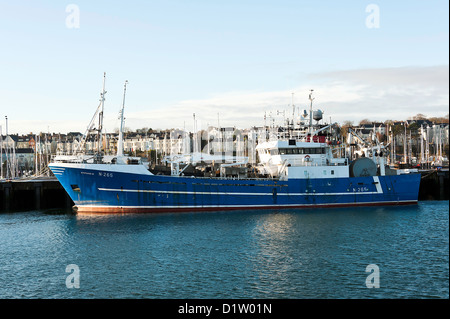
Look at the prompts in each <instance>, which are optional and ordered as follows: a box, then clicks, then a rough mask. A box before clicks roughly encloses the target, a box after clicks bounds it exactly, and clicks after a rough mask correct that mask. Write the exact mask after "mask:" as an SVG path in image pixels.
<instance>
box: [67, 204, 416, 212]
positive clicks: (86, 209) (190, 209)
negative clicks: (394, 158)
mask: <svg viewBox="0 0 450 319" xmlns="http://www.w3.org/2000/svg"><path fill="white" fill-rule="evenodd" d="M413 204H417V201H401V202H371V203H345V204H321V205H292V206H281V205H273V206H210V207H201V206H200V207H137V206H133V207H127V206H74V209H75V211H76V212H77V213H81V214H83V213H106V214H124V213H134V214H136V213H178V212H203V211H226V210H259V209H299V208H333V207H354V206H396V205H413Z"/></svg>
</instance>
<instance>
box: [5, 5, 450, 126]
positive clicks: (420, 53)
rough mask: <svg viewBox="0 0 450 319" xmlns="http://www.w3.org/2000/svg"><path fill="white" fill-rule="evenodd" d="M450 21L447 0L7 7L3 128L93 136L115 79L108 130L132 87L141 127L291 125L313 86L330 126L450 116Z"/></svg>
mask: <svg viewBox="0 0 450 319" xmlns="http://www.w3.org/2000/svg"><path fill="white" fill-rule="evenodd" d="M448 15H449V8H448V1H446V0H445V1H444V0H429V1H418V0H412V1H411V0H408V1H404V0H396V1H385V0H383V1H376V0H371V1H363V0H353V1H350V0H343V1H328V0H321V1H317V0H316V1H312V0H290V1H289V0H276V1H275V0H274V1H268V0H239V1H237V0H236V1H235V0H227V1H213V0H209V1H206V0H204V1H200V0H164V1H154V0H153V1H152V0H146V1H140V0H139V1H137V0H135V1H133V0H130V1H110V0H109V1H101V0H96V1H78V0H70V1H61V0H59V1H39V0H33V1H24V0H15V1H4V0H0V125H1V126H2V133H3V134H5V133H6V119H5V116H7V118H8V120H7V124H8V133H9V134H15V133H18V134H26V133H30V132H33V133H39V132H55V133H67V132H84V131H85V130H86V128H87V126H88V124H89V122H90V121H91V119H92V117H93V115H94V112H95V111H96V109H97V106H98V105H99V98H100V92H101V90H102V81H103V73H104V72H106V82H105V86H106V91H107V93H106V95H105V98H106V99H105V104H104V111H105V129H106V131H108V132H111V131H114V130H115V129H117V128H118V127H119V120H118V112H119V110H120V107H121V104H122V99H123V86H124V82H125V80H128V82H129V83H128V86H127V94H126V102H125V118H126V120H125V126H126V127H128V128H130V129H132V130H135V129H140V128H144V127H147V128H153V129H158V128H159V129H170V128H186V129H187V130H193V127H194V120H193V114H194V113H195V119H196V120H197V128H205V127H206V126H208V125H220V126H223V127H224V126H231V127H233V126H234V127H238V128H248V127H251V126H262V125H264V123H265V120H264V115H265V114H266V121H269V120H270V119H273V121H276V123H279V124H281V121H282V120H283V118H284V117H292V111H293V109H295V110H296V112H297V111H302V110H304V109H305V110H309V103H310V101H309V99H308V96H309V93H310V90H311V89H313V90H314V94H313V97H314V102H313V108H314V109H320V110H322V111H323V112H324V120H325V121H327V122H329V121H330V120H331V121H332V122H340V123H343V122H345V121H353V122H354V123H355V124H357V123H359V121H361V120H362V119H369V120H372V121H385V120H388V119H393V120H405V119H407V118H408V117H411V116H414V115H416V114H418V113H421V114H424V115H426V116H428V117H433V116H446V115H447V114H448V113H449V93H448V90H449V89H448V87H449V16H448ZM292 102H293V104H294V107H293V106H292ZM283 111H284V113H282V112H283ZM280 112H281V113H280ZM283 114H284V115H283ZM296 114H297V113H296Z"/></svg>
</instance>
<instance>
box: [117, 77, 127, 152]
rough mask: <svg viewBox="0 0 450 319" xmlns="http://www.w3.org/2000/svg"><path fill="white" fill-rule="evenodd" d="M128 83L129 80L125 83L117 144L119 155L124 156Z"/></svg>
mask: <svg viewBox="0 0 450 319" xmlns="http://www.w3.org/2000/svg"><path fill="white" fill-rule="evenodd" d="M127 84H128V80H126V81H125V84H124V85H123V102H122V109H121V110H120V113H119V116H120V117H119V119H120V130H119V142H118V144H117V157H119V156H123V120H124V117H123V112H124V109H125V94H126V92H127Z"/></svg>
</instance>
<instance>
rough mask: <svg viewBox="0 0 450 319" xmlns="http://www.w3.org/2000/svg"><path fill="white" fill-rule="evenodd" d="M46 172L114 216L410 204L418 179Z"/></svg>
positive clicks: (90, 208)
mask: <svg viewBox="0 0 450 319" xmlns="http://www.w3.org/2000/svg"><path fill="white" fill-rule="evenodd" d="M50 168H51V170H52V171H53V173H54V174H55V176H56V177H57V178H58V180H59V181H60V183H61V184H62V186H63V187H64V189H65V190H66V191H67V193H68V194H69V196H70V197H71V198H72V200H73V201H74V203H75V205H76V209H77V210H78V211H79V212H114V213H125V212H162V211H200V210H230V209H262V208H304V207H323V206H327V207H337V206H364V205H399V204H413V203H417V200H418V193H419V185H420V177H421V176H420V174H404V175H392V176H371V177H349V178H319V179H290V180H287V181H281V180H272V179H240V180H237V179H235V180H233V179H219V178H193V177H173V176H161V175H147V174H135V173H130V172H111V171H110V170H107V169H105V170H98V169H97V168H96V169H89V168H88V167H84V168H79V167H76V166H74V167H70V165H67V164H66V165H61V166H59V165H58V164H52V165H51V166H50Z"/></svg>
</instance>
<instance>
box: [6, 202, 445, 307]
mask: <svg viewBox="0 0 450 319" xmlns="http://www.w3.org/2000/svg"><path fill="white" fill-rule="evenodd" d="M448 221H449V202H448V201H423V202H419V204H418V205H417V206H408V207H390V208H389V207H384V208H351V209H350V208H342V209H314V210H313V209H311V210H295V211H294V210H288V211H273V210H271V211H239V212H238V211H236V212H223V213H222V212H219V213H180V214H158V215H125V216H117V215H106V216H99V215H91V216H83V215H75V214H72V213H70V212H65V211H55V210H51V211H31V212H15V213H2V214H0V298H210V299H215V298H221V299H222V298H224V299H225V298H283V299H289V298H296V299H302V298H449V223H448ZM69 265H76V266H69ZM368 265H376V266H377V267H378V270H379V272H378V275H379V276H376V275H377V274H376V272H371V271H368V272H366V267H367V266H368ZM67 266H69V268H67V272H66V267H67ZM71 267H72V268H71ZM74 267H75V268H74ZM77 269H78V270H79V272H77ZM368 276H369V278H370V280H369V283H372V284H375V283H376V277H378V278H379V288H371V289H369V288H367V286H366V279H368ZM76 278H78V279H79V281H78V283H79V288H70V287H73V286H74V285H76V283H77V280H76ZM372 278H374V279H372Z"/></svg>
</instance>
